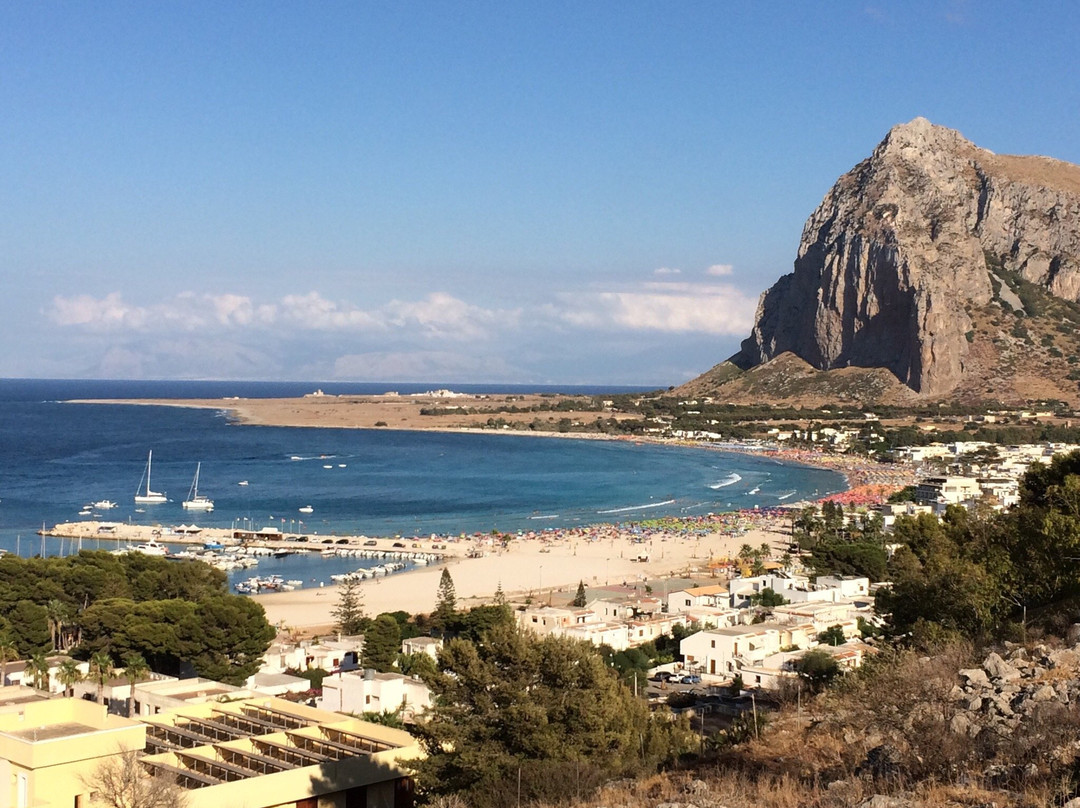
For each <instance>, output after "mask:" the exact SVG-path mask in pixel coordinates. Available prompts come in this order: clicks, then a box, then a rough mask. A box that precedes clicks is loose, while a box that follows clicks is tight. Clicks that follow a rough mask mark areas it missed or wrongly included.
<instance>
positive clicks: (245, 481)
mask: <svg viewBox="0 0 1080 808" xmlns="http://www.w3.org/2000/svg"><path fill="white" fill-rule="evenodd" d="M247 484H248V481H247V480H241V481H240V482H238V483H237V485H247Z"/></svg>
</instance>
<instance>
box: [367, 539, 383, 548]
mask: <svg viewBox="0 0 1080 808" xmlns="http://www.w3.org/2000/svg"><path fill="white" fill-rule="evenodd" d="M378 545H379V543H378V542H377V541H375V539H368V540H367V541H366V542H364V546H365V547H378Z"/></svg>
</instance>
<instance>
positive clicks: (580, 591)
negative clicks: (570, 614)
mask: <svg viewBox="0 0 1080 808" xmlns="http://www.w3.org/2000/svg"><path fill="white" fill-rule="evenodd" d="M585 603H586V600H585V582H584V581H578V585H577V595H575V596H574V600H573V601H572V602H571V604H570V605H572V606H576V607H577V608H579V609H580V608H582V607H583V606H584V605H585Z"/></svg>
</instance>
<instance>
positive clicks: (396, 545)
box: [393, 541, 405, 547]
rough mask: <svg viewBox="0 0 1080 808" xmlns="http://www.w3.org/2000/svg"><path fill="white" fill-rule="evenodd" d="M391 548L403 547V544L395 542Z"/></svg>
mask: <svg viewBox="0 0 1080 808" xmlns="http://www.w3.org/2000/svg"><path fill="white" fill-rule="evenodd" d="M393 546H394V547H404V546H405V542H403V541H396V542H394V544H393Z"/></svg>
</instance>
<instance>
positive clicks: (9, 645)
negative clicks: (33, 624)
mask: <svg viewBox="0 0 1080 808" xmlns="http://www.w3.org/2000/svg"><path fill="white" fill-rule="evenodd" d="M18 658H19V649H18V648H16V647H15V643H13V642H12V641H11V638H10V637H8V636H7V635H6V634H5V635H2V636H0V687H3V686H4V685H6V684H7V665H8V663H9V662H14V661H15V660H17V659H18Z"/></svg>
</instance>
